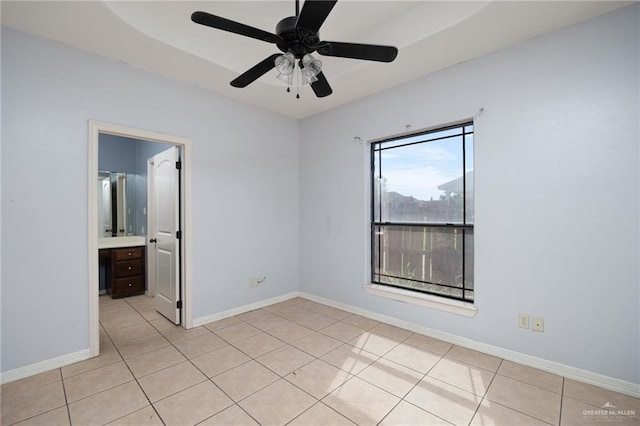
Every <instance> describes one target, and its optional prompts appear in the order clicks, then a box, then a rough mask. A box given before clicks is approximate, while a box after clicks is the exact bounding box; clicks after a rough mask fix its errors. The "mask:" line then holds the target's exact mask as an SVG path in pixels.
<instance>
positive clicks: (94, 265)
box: [88, 121, 193, 356]
mask: <svg viewBox="0 0 640 426" xmlns="http://www.w3.org/2000/svg"><path fill="white" fill-rule="evenodd" d="M101 137H102V138H105V137H120V138H129V139H135V140H138V141H142V142H144V143H152V144H151V145H156V144H163V145H164V146H163V147H162V148H164V149H162V151H167V152H169V153H171V154H170V155H172V156H173V157H172V158H173V159H174V160H171V159H166V161H173V164H171V165H172V167H173V168H174V170H175V176H176V179H175V182H174V190H175V192H176V195H177V197H176V202H175V204H174V207H175V215H173V216H174V225H171V226H169V227H168V228H173V229H172V231H171V232H172V233H170V234H169V235H165V236H164V238H165V241H164V243H163V244H164V246H163V247H164V248H163V250H164V251H162V253H166V252H167V249H166V247H169V246H168V245H167V241H171V245H172V246H173V247H175V253H177V256H176V257H175V258H174V259H175V261H176V264H175V271H176V280H177V287H176V288H177V294H175V299H176V300H177V301H178V304H176V305H175V310H174V312H173V313H174V318H173V319H172V321H173V322H179V323H180V324H181V325H182V326H183V327H185V328H190V327H191V326H192V319H193V318H192V303H191V300H192V292H191V277H192V273H191V271H192V269H191V265H192V262H191V259H192V251H191V236H192V232H191V229H192V227H191V173H190V165H191V143H190V140H189V139H187V138H183V137H180V136H174V135H167V134H162V133H156V132H150V131H147V130H141V129H136V128H132V127H127V126H120V125H116V124H111V123H104V122H97V121H89V149H88V153H89V170H88V182H89V185H88V192H89V194H88V195H89V197H88V198H89V205H88V211H89V217H88V225H89V226H88V230H89V232H88V249H89V252H88V259H89V321H90V323H89V340H90V343H89V348H90V356H97V355H98V354H99V352H100V348H99V340H100V339H99V335H100V333H99V330H100V325H99V299H98V298H99V293H100V290H99V281H100V279H99V260H98V259H99V254H98V253H99V249H98V247H99V244H98V241H99V237H101V236H103V235H102V233H104V232H106V231H105V230H103V229H102V227H103V226H104V223H103V222H101V221H100V217H101V216H104V211H105V209H104V208H102V209H101V208H99V205H100V203H99V198H100V197H103V196H104V194H101V193H100V189H101V188H102V187H103V186H102V181H100V179H101V178H102V179H104V176H103V175H104V173H103V174H102V175H100V174H99V172H100V170H99V169H100V167H99V162H98V160H99V141H100V138H101ZM158 146H159V145H158ZM165 156H166V155H165ZM152 158H154V159H155V158H156V156H153V157H152ZM162 158H163V157H158V158H157V159H156V162H158V163H161V162H162V161H163V160H162ZM167 158H168V157H167ZM145 162H146V159H145ZM152 163H153V160H152ZM165 169H167V167H165ZM165 169H163V170H161V171H160V173H166V172H165V171H164V170H165ZM116 175H117V174H116ZM164 178H166V175H165V176H164V177H163V181H164ZM141 186H145V191H144V192H147V191H146V182H145V183H144V185H141ZM140 210H141V209H140ZM152 210H154V209H149V212H151V211H152ZM114 214H115V215H116V217H117V216H118V211H117V210H116V211H114ZM122 214H130V213H129V212H128V209H127V210H126V211H125V212H124V213H122V212H120V215H122ZM135 219H136V218H135V217H131V218H129V222H125V223H126V225H125V226H124V227H122V226H119V225H118V226H116V227H117V228H122V230H124V233H125V236H126V238H129V233H131V234H133V235H132V236H131V237H132V238H138V237H136V236H135V234H137V233H138V234H143V235H144V238H145V243H144V244H145V245H146V246H147V247H148V246H149V244H150V241H149V240H155V239H156V238H157V233H156V234H154V235H153V236H152V235H151V232H149V231H150V230H149V229H148V227H147V223H148V222H147V221H146V218H145V219H144V220H140V219H139V218H138V221H136V220H135ZM161 219H162V218H161ZM103 221H104V218H103ZM113 223H114V224H116V223H118V224H120V223H122V222H118V221H117V220H114V221H113ZM122 230H121V229H109V230H108V231H109V232H114V231H115V233H114V234H112V235H113V236H121V233H122ZM136 230H137V231H138V232H137V231H136ZM153 231H154V232H157V231H158V230H153ZM152 237H153V238H152ZM171 238H173V240H171ZM156 241H157V240H156ZM156 241H154V242H153V243H151V244H154V246H153V248H154V249H155V248H156V247H155V244H156ZM159 287H162V284H160V285H159V284H158V283H155V284H153V289H152V291H154V292H157V291H158V290H159Z"/></svg>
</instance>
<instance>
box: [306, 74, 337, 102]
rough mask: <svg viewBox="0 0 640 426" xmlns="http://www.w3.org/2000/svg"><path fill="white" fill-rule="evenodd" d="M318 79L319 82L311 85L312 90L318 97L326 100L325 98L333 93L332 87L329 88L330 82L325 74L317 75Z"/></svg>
mask: <svg viewBox="0 0 640 426" xmlns="http://www.w3.org/2000/svg"><path fill="white" fill-rule="evenodd" d="M316 78H317V79H318V80H317V81H314V82H313V83H311V88H312V89H313V93H315V94H316V96H317V97H319V98H324V97H325V96H329V95H330V94H332V93H333V90H332V89H331V86H329V82H328V81H327V79H326V77H325V76H324V74H323V73H320V74H318V75H316Z"/></svg>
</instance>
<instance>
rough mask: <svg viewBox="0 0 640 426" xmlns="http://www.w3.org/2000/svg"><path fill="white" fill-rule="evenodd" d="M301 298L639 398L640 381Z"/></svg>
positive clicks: (316, 298) (307, 296)
mask: <svg viewBox="0 0 640 426" xmlns="http://www.w3.org/2000/svg"><path fill="white" fill-rule="evenodd" d="M300 297H303V298H305V299H309V300H313V301H315V302H318V303H323V304H325V305H329V306H332V307H334V308H338V309H342V310H344V311H347V312H351V313H353V314H357V315H360V316H363V317H366V318H370V319H373V320H376V321H380V322H383V323H386V324H389V325H394V326H396V327H399V328H403V329H405V330H409V331H413V332H414V333H419V334H423V335H425V336H429V337H433V338H435V339H439V340H442V341H445V342H448V343H451V344H453V345H457V346H462V347H465V348H468V349H472V350H474V351H478V352H482V353H485V354H488V355H493V356H496V357H498V358H502V359H504V360H507V361H512V362H517V363H519V364H522V365H526V366H529V367H533V368H537V369H539V370H542V371H546V372H549V373H552V374H557V375H559V376H563V377H566V378H569V379H574V380H577V381H580V382H584V383H589V384H591V385H594V386H599V387H602V388H604V389H609V390H612V391H614V392H619V393H622V394H625V395H629V396H633V397H635V398H640V384H637V383H631V382H627V381H625V380H620V379H616V378H613V377H609V376H604V375H602V374H598V373H594V372H591V371H586V370H581V369H579V368H575V367H571V366H569V365H565V364H560V363H558V362H554V361H549V360H546V359H542V358H538V357H535V356H531V355H527V354H523V353H520V352H515V351H511V350H509V349H505V348H501V347H498V346H493V345H488V344H486V343H482V342H477V341H475V340H472V339H468V338H466V337H461V336H457V335H455V334H450V333H445V332H443V331H439V330H435V329H432V328H428V327H424V326H421V325H418V324H414V323H410V322H407V321H402V320H400V319H397V318H394V317H390V316H387V315H381V314H378V313H375V312H371V311H368V310H366V309H361V308H357V307H355V306H351V305H347V304H344V303H339V302H336V301H333V300H331V299H325V298H323V297H319V296H316V295H313V294H309V293H304V292H302V293H300Z"/></svg>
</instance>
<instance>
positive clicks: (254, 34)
mask: <svg viewBox="0 0 640 426" xmlns="http://www.w3.org/2000/svg"><path fill="white" fill-rule="evenodd" d="M191 20H192V21H193V22H195V23H196V24H200V25H205V26H207V27H211V28H216V29H218V30H223V31H229V32H230V33H235V34H240V35H243V36H246V37H251V38H255V39H258V40H262V41H266V42H267V43H280V42H281V41H283V40H282V38H280V37H279V36H277V35H276V34H272V33H270V32H267V31H263V30H260V29H258V28H254V27H250V26H249V25H245V24H241V23H239V22H235V21H231V20H229V19H225V18H221V17H219V16H215V15H212V14H210V13H207V12H200V11H198V12H193V13H192V14H191Z"/></svg>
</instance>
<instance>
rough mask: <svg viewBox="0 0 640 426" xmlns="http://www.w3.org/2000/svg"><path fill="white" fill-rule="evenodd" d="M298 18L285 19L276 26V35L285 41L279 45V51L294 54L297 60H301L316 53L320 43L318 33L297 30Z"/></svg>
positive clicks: (303, 29) (304, 29)
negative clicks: (308, 54) (309, 54)
mask: <svg viewBox="0 0 640 426" xmlns="http://www.w3.org/2000/svg"><path fill="white" fill-rule="evenodd" d="M297 21H298V17H297V16H289V17H288V18H284V19H283V20H281V21H280V22H278V25H276V34H277V35H278V36H280V37H281V38H282V40H284V42H280V43H278V44H277V46H278V49H280V50H281V51H283V52H285V53H286V52H292V53H293V54H294V55H295V57H296V59H301V58H302V57H303V56H304V55H306V54H307V53H313V52H315V51H316V46H317V45H318V43H319V41H320V37H319V35H318V33H317V32H315V33H314V32H313V31H311V30H308V29H306V28H300V27H298V28H296V22H297Z"/></svg>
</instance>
